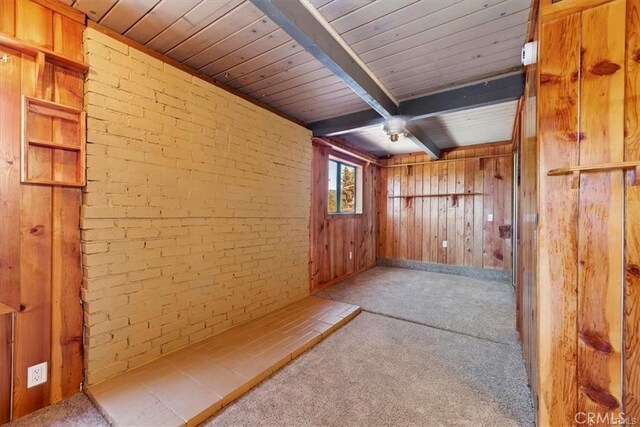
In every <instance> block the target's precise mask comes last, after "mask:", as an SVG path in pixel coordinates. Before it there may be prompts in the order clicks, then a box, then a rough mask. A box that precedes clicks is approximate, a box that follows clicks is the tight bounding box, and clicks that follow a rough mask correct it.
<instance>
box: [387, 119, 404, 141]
mask: <svg viewBox="0 0 640 427" xmlns="http://www.w3.org/2000/svg"><path fill="white" fill-rule="evenodd" d="M406 125H407V121H406V120H404V119H402V118H400V117H389V118H388V119H387V120H385V121H384V123H383V124H382V129H383V130H384V131H385V132H386V133H387V135H389V140H390V141H391V142H397V141H398V140H399V139H400V137H402V136H404V134H405V132H406V131H405V126H406Z"/></svg>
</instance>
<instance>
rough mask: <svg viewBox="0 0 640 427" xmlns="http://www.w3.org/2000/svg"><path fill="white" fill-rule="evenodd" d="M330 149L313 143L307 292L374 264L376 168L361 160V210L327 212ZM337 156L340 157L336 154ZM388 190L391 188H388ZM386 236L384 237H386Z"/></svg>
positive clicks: (376, 216) (376, 209)
mask: <svg viewBox="0 0 640 427" xmlns="http://www.w3.org/2000/svg"><path fill="white" fill-rule="evenodd" d="M330 154H331V148H330V147H328V146H325V145H319V144H315V143H314V146H313V160H312V186H311V200H312V202H311V224H310V230H311V231H310V239H311V250H310V275H311V292H315V291H317V290H319V289H322V288H323V287H326V286H329V285H331V284H333V283H336V282H339V281H341V280H343V279H345V278H346V277H349V276H351V275H353V274H355V273H357V272H359V271H362V270H364V269H367V268H370V267H373V266H374V265H375V261H376V259H375V254H376V248H377V245H378V242H377V238H378V235H379V234H384V233H382V231H379V229H378V225H377V223H378V212H379V209H380V206H379V204H378V194H379V193H380V189H379V188H378V186H379V185H380V182H379V178H378V177H379V175H380V169H379V168H378V167H377V166H375V165H372V164H365V163H363V162H358V161H355V159H354V162H355V163H362V174H363V180H362V185H363V189H362V197H363V213H362V214H355V215H330V214H328V213H327V197H328V179H329V176H328V161H329V156H330ZM340 156H344V155H342V154H340ZM389 190H392V189H389ZM386 238H387V239H388V237H386Z"/></svg>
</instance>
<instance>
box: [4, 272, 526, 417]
mask: <svg viewBox="0 0 640 427" xmlns="http://www.w3.org/2000/svg"><path fill="white" fill-rule="evenodd" d="M318 296H324V297H325V298H331V299H336V300H340V301H344V302H349V303H353V304H357V305H360V306H362V307H363V309H364V310H365V311H369V312H363V313H362V314H360V315H359V316H358V317H356V318H355V319H354V320H352V321H351V322H350V323H348V324H347V325H346V326H344V327H343V328H341V329H340V330H338V331H337V332H336V333H334V334H332V335H331V336H329V337H328V338H327V339H326V340H324V341H322V342H321V343H320V344H319V345H317V346H316V347H314V348H313V349H311V350H310V351H308V352H307V353H305V354H304V355H302V356H301V357H299V358H298V359H296V360H294V361H293V362H292V363H290V364H289V365H287V366H285V367H284V368H283V369H282V370H280V371H279V372H277V373H276V374H275V375H274V376H273V377H271V378H269V379H267V380H266V381H264V382H263V383H262V384H260V385H259V386H258V387H256V388H254V389H253V390H251V391H250V392H249V393H247V394H246V395H245V396H244V397H242V398H241V399H239V400H238V401H236V402H235V403H233V404H231V405H229V406H228V407H227V408H225V409H223V410H222V411H221V412H220V413H218V414H217V415H216V416H214V417H212V418H211V419H209V420H207V421H206V422H205V423H204V425H206V426H366V425H386V426H432V425H443V426H448V425H455V426H466V425H469V426H471V425H473V426H478V425H487V426H494V425H513V426H529V425H533V424H534V414H533V408H532V406H531V398H530V395H529V390H528V387H527V383H526V376H525V371H524V366H523V361H522V357H521V353H520V347H519V345H518V343H517V340H516V335H515V331H514V329H515V325H514V319H515V307H514V302H513V291H512V289H511V287H510V286H509V285H506V284H503V283H493V282H486V281H481V280H474V279H470V278H467V277H458V276H448V275H443V274H437V273H430V272H424V271H415V270H405V269H396V268H383V267H376V268H374V269H371V270H369V271H367V272H364V273H362V274H360V275H358V276H355V277H354V278H352V279H349V280H347V281H345V282H343V283H341V284H338V285H335V286H333V287H331V288H328V289H326V290H324V291H322V292H321V293H320V294H319V295H318ZM14 425H15V426H30V425H39V426H50V425H54V426H63V425H64V426H102V425H106V422H105V421H104V419H102V417H101V416H100V414H99V413H98V412H97V411H96V410H95V409H94V408H93V406H91V403H90V402H89V401H88V400H87V398H86V397H85V396H84V395H78V396H76V397H74V398H72V399H69V400H67V401H65V402H63V403H62V404H59V405H55V406H53V407H49V408H46V409H44V410H42V411H39V412H36V413H35V414H32V415H30V416H28V417H25V418H23V419H22V420H19V421H18V422H17V423H14Z"/></svg>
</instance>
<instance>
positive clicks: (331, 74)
mask: <svg viewBox="0 0 640 427" xmlns="http://www.w3.org/2000/svg"><path fill="white" fill-rule="evenodd" d="M319 70H322V72H326V73H328V74H325V75H322V76H319V77H317V78H315V80H313V82H315V81H318V80H320V79H324V78H327V77H332V76H333V77H335V78H336V79H338V78H337V77H336V76H335V74H333V73H331V71H329V70H327V69H326V68H324V67H322V68H318V69H315V70H312V71H309V72H307V73H304V74H300V75H299V76H295V77H292V78H291V79H289V80H284V81H283V82H281V83H286V82H288V81H291V80H293V79H297V78H301V79H302V80H303V83H300V84H295V86H290V87H287V88H285V89H282V90H278V91H276V92H270V93H269V96H270V97H271V96H274V95H277V94H279V93H282V92H286V91H289V90H293V89H296V88H298V87H300V86H304V85H305V84H307V82H304V77H305V76H307V75H309V74H312V73H316V72H318V71H319ZM338 80H339V79H338ZM281 83H276V84H274V85H272V86H269V88H270V89H271V88H272V87H273V86H276V85H279V84H281ZM260 92H263V93H264V89H262V90H254V91H252V92H249V94H254V93H260Z"/></svg>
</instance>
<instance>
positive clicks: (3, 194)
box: [0, 0, 85, 422]
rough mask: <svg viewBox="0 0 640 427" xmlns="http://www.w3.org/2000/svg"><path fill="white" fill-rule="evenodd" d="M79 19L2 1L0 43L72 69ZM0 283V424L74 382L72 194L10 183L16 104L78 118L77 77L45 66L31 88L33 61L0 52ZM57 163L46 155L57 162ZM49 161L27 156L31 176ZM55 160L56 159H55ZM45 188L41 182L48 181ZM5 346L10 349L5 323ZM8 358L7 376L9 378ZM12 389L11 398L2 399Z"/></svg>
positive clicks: (77, 328)
mask: <svg viewBox="0 0 640 427" xmlns="http://www.w3.org/2000/svg"><path fill="white" fill-rule="evenodd" d="M84 21H85V17H84V14H82V13H79V12H78V11H76V10H74V9H71V8H69V7H67V6H65V5H64V4H62V3H59V2H57V1H53V0H3V1H2V2H0V33H3V34H6V35H9V36H12V37H15V38H16V39H19V40H21V41H26V42H29V43H31V44H33V45H36V46H39V47H42V48H46V49H50V50H53V51H55V52H57V53H61V54H64V55H66V56H68V57H71V58H73V59H76V60H81V59H82V31H83V30H84ZM0 51H1V53H5V54H7V55H8V61H7V63H5V64H0V70H1V72H0V87H1V88H2V91H1V99H0V102H1V107H2V108H1V109H0V129H1V131H0V152H1V155H2V162H1V164H0V183H1V186H2V190H1V191H0V205H1V206H2V211H3V212H2V217H1V219H0V221H1V223H0V232H1V233H2V235H1V236H0V256H1V257H2V259H0V276H1V278H2V286H3V287H5V286H18V287H19V291H20V292H19V302H20V306H19V307H18V308H19V312H17V313H14V314H6V315H2V316H0V331H1V332H0V422H3V421H8V415H9V409H10V408H9V396H10V394H11V393H13V408H12V409H13V418H14V419H15V418H19V417H21V416H23V415H25V414H28V413H30V412H33V411H35V410H37V409H40V408H42V407H44V406H47V405H48V404H50V403H53V402H57V401H59V400H61V399H63V398H65V397H67V396H70V395H72V394H74V393H76V392H77V391H78V390H79V387H80V384H81V381H82V309H81V305H80V284H81V271H80V230H79V208H80V200H81V193H80V191H81V190H80V189H79V188H62V187H51V186H42V185H24V184H21V183H20V173H19V171H20V139H21V138H20V136H21V121H20V116H21V114H20V111H21V105H22V99H21V95H27V96H35V97H38V98H44V99H46V100H50V101H54V102H57V103H62V104H66V105H69V106H72V107H76V108H82V105H83V102H82V98H83V90H82V88H83V75H82V73H79V72H75V71H70V70H68V69H65V68H61V67H59V66H56V65H52V64H51V63H48V62H47V63H46V65H45V67H44V74H43V80H41V84H37V82H36V68H37V65H36V60H35V58H34V57H33V56H29V55H26V54H21V53H20V52H18V51H16V50H13V49H9V48H6V47H5V46H2V45H0ZM30 131H33V132H35V133H37V134H38V135H41V137H42V138H45V139H50V140H53V141H56V142H65V138H66V135H65V134H64V132H65V130H64V129H63V126H61V125H60V123H59V121H56V120H55V119H54V120H52V119H50V118H45V117H39V118H38V119H37V121H36V122H35V123H34V124H33V128H31V129H30ZM58 155H62V154H54V156H58ZM51 156H52V154H51V153H50V152H48V151H47V150H44V151H35V152H34V153H33V157H31V158H30V164H31V173H32V174H35V175H36V177H38V174H39V173H41V174H42V177H47V176H49V175H50V174H51V160H52V158H51ZM56 158H57V157H56ZM49 179H51V178H49ZM12 317H13V325H14V326H13V328H14V329H13V334H14V341H13V347H12V348H11V340H10V338H9V337H10V333H11V321H12ZM11 355H12V357H13V367H14V371H13V372H14V375H13V378H11V363H7V360H6V359H7V356H11ZM45 361H46V362H48V363H49V372H48V378H49V379H48V382H47V383H45V384H43V385H39V386H36V387H33V388H27V367H29V366H31V365H34V364H38V363H41V362H45ZM11 382H12V385H13V390H12V391H11V390H10V389H9V390H7V387H8V386H11Z"/></svg>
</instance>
